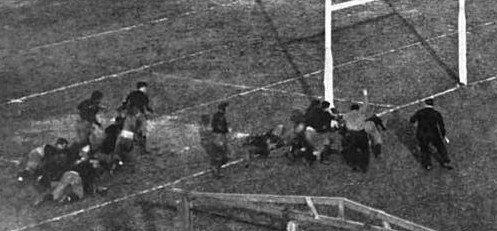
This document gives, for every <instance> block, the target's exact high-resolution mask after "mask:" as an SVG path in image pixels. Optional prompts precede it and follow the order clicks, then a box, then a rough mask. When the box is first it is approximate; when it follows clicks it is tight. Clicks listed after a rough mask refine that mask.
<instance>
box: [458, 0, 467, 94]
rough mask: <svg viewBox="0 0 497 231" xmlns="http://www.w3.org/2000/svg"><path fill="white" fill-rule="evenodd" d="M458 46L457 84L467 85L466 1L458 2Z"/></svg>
mask: <svg viewBox="0 0 497 231" xmlns="http://www.w3.org/2000/svg"><path fill="white" fill-rule="evenodd" d="M457 29H458V31H457V32H458V34H459V37H458V44H459V46H458V47H459V52H458V54H459V83H460V84H463V85H466V84H468V77H467V76H468V69H467V60H466V55H467V54H466V53H467V48H466V46H467V43H466V42H467V41H466V0H459V20H458V26H457Z"/></svg>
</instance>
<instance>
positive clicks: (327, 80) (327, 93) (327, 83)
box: [324, 0, 335, 107]
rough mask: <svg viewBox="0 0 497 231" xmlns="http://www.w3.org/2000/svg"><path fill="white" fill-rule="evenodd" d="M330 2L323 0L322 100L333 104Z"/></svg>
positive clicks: (329, 0)
mask: <svg viewBox="0 0 497 231" xmlns="http://www.w3.org/2000/svg"><path fill="white" fill-rule="evenodd" d="M331 5H332V3H331V0H325V8H324V11H325V17H324V21H325V22H324V23H325V24H324V34H325V36H324V39H325V42H324V44H325V57H324V100H326V101H328V102H330V104H331V106H332V107H334V106H335V104H334V102H333V99H334V97H333V56H332V53H331V11H332V10H331Z"/></svg>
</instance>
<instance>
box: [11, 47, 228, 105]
mask: <svg viewBox="0 0 497 231" xmlns="http://www.w3.org/2000/svg"><path fill="white" fill-rule="evenodd" d="M216 49H219V47H217V48H212V49H207V50H203V51H199V52H195V53H193V54H189V55H184V56H181V57H178V58H174V59H170V60H166V61H160V62H156V63H152V64H148V65H144V66H141V67H137V68H133V69H129V70H126V71H122V72H119V73H115V74H110V75H104V76H100V77H98V78H95V79H91V80H86V81H82V82H77V83H74V84H71V85H67V86H63V87H59V88H55V89H52V90H49V91H44V92H39V93H34V94H31V95H27V96H23V97H20V98H17V99H11V100H9V101H8V102H7V103H6V104H14V103H24V101H25V100H27V99H31V98H35V97H40V96H44V95H48V94H52V93H55V92H59V91H65V90H67V89H71V88H75V87H79V86H84V85H87V84H90V83H95V82H100V81H103V80H106V79H111V78H120V77H122V76H124V75H127V74H130V73H137V72H140V71H144V70H147V69H150V68H152V67H156V66H159V65H163V64H168V63H173V62H176V61H179V60H183V59H187V58H191V57H195V56H199V55H203V54H205V53H208V52H211V51H213V50H216Z"/></svg>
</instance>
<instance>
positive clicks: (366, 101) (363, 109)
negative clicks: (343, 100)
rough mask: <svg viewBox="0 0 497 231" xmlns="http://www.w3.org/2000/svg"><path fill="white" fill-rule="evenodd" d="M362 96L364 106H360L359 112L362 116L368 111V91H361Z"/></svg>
mask: <svg viewBox="0 0 497 231" xmlns="http://www.w3.org/2000/svg"><path fill="white" fill-rule="evenodd" d="M362 95H363V96H364V105H362V107H361V108H360V109H359V111H360V112H361V113H363V114H366V112H367V111H368V109H369V100H368V90H366V89H364V90H362Z"/></svg>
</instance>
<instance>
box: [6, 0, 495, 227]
mask: <svg viewBox="0 0 497 231" xmlns="http://www.w3.org/2000/svg"><path fill="white" fill-rule="evenodd" d="M216 2H220V3H222V4H226V3H232V2H230V1H216ZM454 3H455V2H453V1H436V2H434V1H421V2H418V1H417V2H412V1H411V2H410V3H407V2H406V1H401V2H398V3H394V8H395V9H396V10H397V11H398V12H399V14H400V15H401V16H402V17H405V18H406V19H407V21H408V22H409V23H412V24H413V25H414V28H415V31H413V30H412V29H409V28H407V27H406V26H407V25H405V24H403V23H402V21H401V18H400V17H399V16H398V15H392V12H393V10H392V8H389V7H388V6H387V4H385V3H384V2H379V3H374V4H370V5H368V6H367V7H358V8H354V9H352V10H346V11H343V12H338V13H336V14H334V28H335V31H334V35H333V36H334V41H333V42H334V43H333V44H334V46H333V49H334V51H335V52H334V55H335V57H334V58H335V64H337V65H338V68H337V69H336V70H335V73H336V79H335V90H336V96H337V97H339V98H344V99H350V100H360V99H361V97H360V94H359V89H361V88H366V87H367V88H368V89H369V90H370V92H371V100H372V101H373V102H378V103H389V104H394V105H398V104H403V103H407V102H410V101H412V100H415V99H418V98H420V97H424V96H427V95H430V94H433V93H436V92H439V91H441V90H445V89H447V88H449V87H452V86H453V85H454V80H452V79H451V78H450V77H448V75H447V73H446V72H444V70H443V68H442V67H441V66H440V65H439V64H437V63H436V62H435V58H437V57H435V56H433V55H432V54H430V53H428V52H427V49H426V47H422V46H412V47H409V48H405V49H402V50H399V51H396V52H391V53H389V54H386V55H382V56H377V57H374V59H373V60H362V61H357V62H354V60H355V59H356V58H358V57H364V56H371V55H375V54H378V53H382V52H386V51H389V50H392V49H396V48H398V47H401V46H406V45H409V44H412V43H414V42H417V41H418V39H419V37H417V36H416V33H418V34H419V35H421V37H423V38H431V37H434V36H438V35H440V34H446V33H451V32H453V31H454V29H455V27H454V26H455V22H456V21H455V20H456V17H457V16H456V15H457V11H455V9H456V8H457V5H455V4H454ZM57 4H58V2H57V1H40V2H38V3H35V5H33V6H26V7H24V8H17V9H5V8H2V9H1V10H2V13H3V12H6V14H3V15H2V16H3V17H4V18H2V19H5V20H1V22H0V23H2V24H1V25H2V26H1V27H0V30H2V31H1V32H4V31H5V32H6V33H0V36H3V37H1V38H0V41H1V43H0V46H1V47H8V49H3V50H1V51H0V56H1V57H2V64H1V65H2V66H1V69H2V74H1V75H0V80H1V81H2V83H3V84H2V86H1V91H0V99H2V100H5V99H10V98H15V97H20V96H23V95H26V94H31V93H34V92H40V91H44V90H49V89H53V88H56V87H61V86H64V85H67V84H70V83H74V82H79V81H82V80H88V79H93V78H95V77H98V76H100V75H105V74H110V73H115V72H119V71H123V70H127V69H129V68H135V67H138V66H141V65H144V64H149V63H154V62H158V61H163V60H169V59H172V58H176V57H178V56H182V55H186V54H190V53H193V52H196V51H199V50H203V49H209V48H216V49H215V50H213V51H212V52H208V53H205V54H203V55H199V56H195V57H190V58H187V59H183V60H178V61H175V62H171V63H168V64H163V65H159V66H156V67H154V68H152V69H150V70H147V71H142V72H138V73H132V74H127V75H123V76H122V77H119V78H117V79H108V80H105V81H101V82H98V83H93V84H89V85H85V86H81V87H76V88H72V89H69V90H66V91H62V92H58V93H54V94H50V95H46V96H43V97H40V98H33V99H29V100H27V101H26V102H25V103H23V104H14V105H1V106H0V116H1V117H0V118H2V119H1V120H0V125H1V126H0V127H1V128H0V138H1V139H2V142H0V149H1V150H2V152H1V154H0V155H1V156H0V157H2V158H4V159H17V158H19V157H20V155H21V153H25V152H26V151H28V150H29V149H31V148H32V147H34V146H36V145H39V144H41V143H43V142H52V141H53V139H54V138H55V137H57V136H65V137H72V136H73V134H72V127H71V126H72V124H73V123H74V120H75V116H74V113H75V104H76V103H77V102H78V101H80V100H81V99H83V98H86V97H88V96H89V94H90V93H91V91H92V90H103V91H104V92H105V94H106V96H105V100H104V103H105V104H107V105H110V106H112V107H114V106H115V105H118V104H119V101H120V100H121V99H122V97H123V96H124V95H125V94H126V92H127V91H129V90H130V89H132V88H133V87H134V83H135V82H136V81H139V80H145V81H148V82H150V83H151V89H150V91H151V92H150V93H151V95H152V101H153V104H154V106H155V107H156V108H157V110H156V111H157V112H158V114H159V115H162V117H159V118H156V119H155V122H154V124H155V126H156V127H155V130H154V131H153V133H152V135H151V136H150V137H151V138H150V143H149V145H150V148H151V150H152V151H153V154H152V155H151V156H144V157H143V158H142V160H141V164H140V168H139V172H138V174H134V175H129V174H121V175H118V176H116V177H115V178H114V179H112V180H110V181H105V182H104V184H106V185H108V186H111V188H112V191H111V192H109V195H108V196H107V197H90V198H88V199H85V200H84V201H82V202H80V203H76V204H73V205H70V206H53V205H47V206H44V207H42V208H40V209H32V208H30V207H29V204H30V202H32V200H33V199H34V198H33V195H32V192H30V191H29V190H19V189H18V188H17V187H16V186H15V184H14V181H13V180H14V179H13V177H12V176H13V175H14V174H15V172H16V168H15V167H14V166H13V165H12V164H9V163H6V162H1V164H2V166H5V167H2V169H3V170H2V171H1V173H2V174H1V175H2V177H1V180H0V186H1V187H0V204H2V205H6V206H2V209H1V211H0V215H2V217H3V218H4V219H2V221H1V223H0V226H2V227H10V228H12V227H16V226H18V225H21V224H24V225H26V224H30V223H33V222H37V221H41V220H43V219H46V218H50V217H53V216H56V215H61V214H64V213H67V212H70V211H74V210H76V209H79V208H84V207H87V206H90V205H93V204H96V203H98V202H103V201H106V200H108V199H111V198H116V197H119V196H123V195H127V194H129V193H131V192H136V191H139V190H141V189H146V188H149V187H151V186H152V185H156V184H159V183H163V182H168V181H171V180H175V179H177V178H179V177H181V176H185V175H189V174H192V173H194V172H197V171H199V170H200V169H205V168H206V167H207V163H206V161H205V156H204V155H203V154H202V151H201V149H200V147H198V145H197V143H198V138H197V137H196V127H195V125H194V124H195V123H197V120H198V118H199V115H200V114H203V113H212V112H213V111H214V110H215V106H216V100H219V99H221V98H225V97H230V98H229V101H231V102H232V106H231V107H230V108H229V118H228V119H229V120H230V121H231V124H232V127H233V129H234V130H235V131H240V132H261V131H263V130H265V129H267V128H270V127H272V126H274V125H275V124H277V123H286V122H287V121H288V120H287V118H288V116H289V113H290V112H291V110H292V109H294V108H300V109H302V108H305V107H306V106H307V103H308V101H307V98H306V97H302V96H300V95H296V94H284V93H278V92H272V91H267V90H262V91H256V92H253V93H251V94H247V95H241V96H236V95H237V94H239V93H241V92H243V91H247V90H251V88H252V87H259V86H264V85H267V84H270V83H275V82H278V81H282V80H285V79H288V78H291V77H295V76H298V75H299V74H305V73H309V72H313V71H316V70H320V69H322V66H323V51H322V47H323V45H324V44H323V39H324V34H323V28H322V25H321V21H322V17H323V11H322V7H323V4H322V2H321V1H305V2H304V1H300V0H292V1H270V2H269V1H263V2H262V7H261V5H257V4H256V5H251V4H249V2H247V1H240V2H238V3H237V6H236V7H232V8H219V9H215V10H211V11H199V12H197V13H196V14H194V15H190V16H188V17H187V16H181V17H179V18H177V16H179V15H180V14H182V13H185V12H188V11H191V10H193V9H197V8H196V7H198V8H200V9H206V8H208V7H210V6H213V5H215V3H213V2H208V1H205V2H202V3H198V4H199V5H196V4H195V3H194V2H192V1H187V2H185V1H181V2H177V1H167V2H153V4H151V2H147V3H146V4H145V3H142V2H140V1H124V2H122V1H119V2H116V1H97V2H95V1H90V2H88V1H86V2H85V1H83V2H81V1H77V2H74V1H69V2H66V3H61V4H60V5H57ZM492 4H493V3H492V2H491V1H474V2H469V3H468V12H469V13H470V14H471V17H470V18H469V19H468V21H469V25H470V26H474V25H480V24H482V23H484V22H488V21H492V20H494V17H493V15H494V14H493V11H494V8H493V7H492ZM82 9H83V10H82ZM249 10H250V12H251V14H249V13H248V12H249ZM263 10H264V11H263ZM476 12H478V13H479V14H476ZM4 15H5V16H4ZM160 17H171V20H168V21H166V22H164V23H160V24H155V25H147V26H145V27H141V28H139V29H137V30H133V31H129V32H124V33H117V34H113V35H108V36H104V37H99V38H95V39H90V40H88V41H83V42H78V43H69V44H65V45H61V46H55V47H51V48H46V49H41V50H37V51H28V52H26V50H25V48H27V47H33V46H38V45H42V44H46V43H51V42H57V41H61V40H64V39H68V38H70V37H74V36H79V35H85V34H90V33H95V32H100V31H105V30H108V29H115V28H118V27H120V26H126V25H132V24H135V23H138V22H145V21H148V20H151V19H156V18H160ZM494 30H495V28H494V26H489V27H484V28H481V29H477V30H475V32H473V33H472V34H470V35H469V37H468V39H469V40H468V41H471V42H470V43H469V57H468V58H469V59H468V60H469V67H468V68H469V71H470V80H477V79H483V78H486V77H489V75H492V74H495V73H496V72H497V71H495V70H494V67H493V65H492V63H491V60H493V56H494V55H493V51H492V39H491V38H493V34H494V33H495V32H494ZM430 45H431V46H432V48H433V49H434V50H435V52H436V53H435V54H436V55H437V56H440V57H441V59H442V61H443V62H446V63H447V64H448V66H449V67H450V68H451V69H452V70H456V67H457V59H456V57H457V56H456V55H455V53H454V51H455V46H456V45H457V44H456V43H455V40H454V39H453V37H450V36H449V37H447V38H442V39H438V40H433V41H430ZM20 49H21V50H24V51H23V52H18V51H19V50H20ZM191 79H196V80H201V81H208V82H198V81H193V80H191ZM321 79H322V75H320V74H318V75H314V76H310V77H309V78H306V79H300V80H295V81H293V82H288V83H285V84H278V85H274V86H271V89H276V90H284V91H288V92H290V93H308V94H312V95H320V94H322V91H323V90H322V85H321V82H322V80H321ZM219 83H228V84H237V85H243V86H226V85H220V84H219ZM496 89H497V85H495V83H494V82H492V83H488V84H486V85H482V86H479V87H473V88H472V89H467V90H463V91H459V92H457V93H451V94H449V95H447V96H444V97H442V98H441V99H440V100H437V104H438V105H440V106H441V110H442V112H443V113H444V115H445V116H446V117H447V119H446V121H447V124H448V125H447V126H448V128H449V136H450V138H451V141H452V143H451V145H450V146H449V151H450V153H451V156H452V158H453V160H454V162H455V165H456V170H454V171H452V172H444V171H441V170H439V169H438V168H436V169H435V170H434V172H431V173H424V172H423V171H422V170H421V169H419V167H418V164H417V163H416V161H415V159H414V158H413V157H412V154H411V151H412V149H413V147H414V145H415V141H414V140H412V130H410V128H409V125H408V124H407V119H408V117H409V115H410V114H411V113H413V110H414V109H415V107H411V108H408V109H407V110H402V111H400V112H399V113H395V114H390V115H387V116H386V117H385V119H386V121H387V124H388V128H389V131H388V132H386V133H385V134H384V135H385V141H386V144H385V150H384V153H385V158H384V159H383V160H381V161H372V167H371V171H370V173H369V174H368V175H361V174H355V173H351V172H350V171H349V170H348V168H347V167H346V166H344V165H343V164H342V163H341V162H340V160H339V159H338V158H334V160H335V161H334V163H333V164H332V165H330V166H317V167H316V168H314V169H312V170H309V169H308V168H306V167H304V166H300V165H297V166H288V165H287V163H286V162H285V160H283V159H279V158H273V159H270V160H269V161H261V162H258V163H257V164H255V165H254V166H252V167H251V168H250V169H241V168H232V169H229V170H227V175H228V176H227V177H226V178H224V179H222V180H220V181H215V180H212V179H209V178H208V179H205V178H200V180H197V181H193V182H191V183H188V184H185V185H184V187H187V188H189V189H196V190H207V191H219V192H240V193H271V194H278V193H280V194H303V195H325V196H326V195H328V196H344V197H348V198H350V199H353V200H357V201H359V202H362V203H365V204H367V205H371V206H373V207H377V208H379V209H384V210H385V211H387V212H389V213H392V214H394V215H397V216H400V217H403V218H406V219H409V220H413V221H415V222H419V223H421V224H424V225H427V226H429V227H432V228H436V229H439V230H491V229H495V228H496V227H495V225H494V224H493V223H492V222H493V221H494V220H495V217H494V216H493V214H494V210H495V202H494V196H493V194H495V193H494V191H495V187H494V186H493V176H494V175H495V171H496V170H495V168H493V167H492V163H493V157H492V155H491V154H492V153H495V150H496V149H495V148H496V146H495V142H496V140H497V137H496V135H495V134H497V132H496V130H497V128H495V125H494V124H495V118H493V116H492V115H493V111H495V109H496V108H495V104H492V103H491V102H492V101H494V100H495V98H496V95H497V94H496V91H497V90H496ZM231 96H232V97H231ZM202 103H206V105H205V106H202V107H194V106H195V105H198V104H202ZM189 107H190V109H188V110H181V109H183V108H189ZM337 107H338V108H339V109H340V110H341V111H346V110H347V108H348V107H349V103H337ZM382 109H384V108H373V111H375V112H379V111H381V110H382ZM178 110H179V111H178ZM171 114H173V115H175V116H177V118H176V117H170V116H167V115H171ZM112 116H113V113H112V111H110V112H107V113H105V114H104V117H105V118H106V119H109V118H110V117H112ZM468 117H471V119H469V118H468ZM185 146H188V147H190V150H189V151H184V149H183V148H184V147H185ZM316 172H317V173H316ZM316 175H319V176H322V177H321V178H316V177H315V176H316ZM288 179H299V180H298V181H291V180H288ZM168 198H169V197H167V196H166V199H168ZM162 199H164V198H161V197H160V195H158V194H149V195H146V196H143V197H138V198H137V199H132V200H129V201H127V202H125V203H123V204H118V205H114V206H109V207H107V208H104V209H99V210H96V211H94V212H90V213H87V214H83V215H79V216H76V217H74V218H69V219H67V220H63V221H62V222H58V223H53V224H49V225H46V226H43V227H41V228H40V229H41V230H53V229H59V230H62V229H63V230H79V229H82V228H84V229H90V230H102V229H104V230H108V229H112V228H111V226H116V225H120V226H119V227H121V229H123V230H124V229H150V230H153V229H157V228H158V227H161V228H162V227H171V226H172V221H171V219H172V217H173V212H171V211H170V210H167V209H164V206H163V205H162V204H161V200H162ZM15 208H18V209H19V212H20V215H21V216H20V221H19V223H18V224H15V222H16V216H15V213H14V211H15ZM116 214H119V215H120V217H119V218H112V217H113V216H115V215H116ZM226 222H227V221H226V220H219V219H218V218H213V217H206V216H199V217H198V218H197V220H196V224H198V226H199V229H201V230H224V229H228V230H229V229H230V228H231V229H235V226H239V225H235V224H234V222H229V223H228V224H223V223H226ZM237 224H238V223H237ZM244 227H245V226H244ZM245 229H248V230H255V229H256V228H254V227H251V228H247V227H245ZM261 230H262V229H261Z"/></svg>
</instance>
